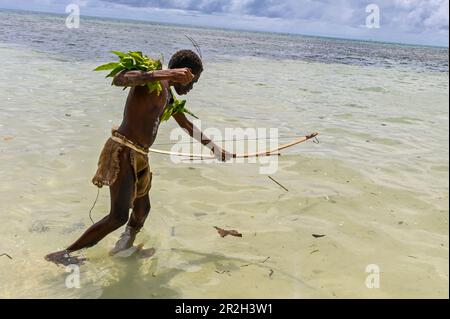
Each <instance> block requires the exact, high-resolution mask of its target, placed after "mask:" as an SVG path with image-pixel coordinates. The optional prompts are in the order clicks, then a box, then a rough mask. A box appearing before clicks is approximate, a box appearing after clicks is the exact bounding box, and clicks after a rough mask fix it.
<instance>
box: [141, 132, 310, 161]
mask: <svg viewBox="0 0 450 319" xmlns="http://www.w3.org/2000/svg"><path fill="white" fill-rule="evenodd" d="M317 135H319V133H312V134H309V135H306V136H302V137H299V138H297V139H295V140H293V141H291V142H289V143H286V144H283V145H280V146H278V147H276V148H273V149H270V150H265V151H262V152H257V153H244V154H236V156H235V158H250V157H263V156H279V155H281V153H280V151H282V150H284V149H286V148H289V147H292V146H294V145H297V144H300V143H303V142H306V141H308V140H310V139H312V138H315V137H316V136H317ZM149 152H151V153H155V154H162V155H170V156H180V157H189V158H191V159H200V160H202V159H203V160H204V159H216V157H215V156H214V155H204V154H191V153H179V152H170V151H163V150H158V149H154V148H151V149H149Z"/></svg>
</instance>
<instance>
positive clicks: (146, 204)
mask: <svg viewBox="0 0 450 319" xmlns="http://www.w3.org/2000/svg"><path fill="white" fill-rule="evenodd" d="M150 208H151V206H150V197H149V195H148V194H147V195H145V196H143V197H140V198H137V199H136V200H135V201H134V207H133V212H132V214H131V217H130V220H129V222H128V225H127V228H126V229H125V232H124V233H123V234H122V235H121V236H120V239H119V240H118V241H117V243H116V245H115V247H114V248H113V249H112V250H111V252H110V254H111V255H115V254H117V253H119V252H121V251H124V250H127V249H129V248H131V247H132V246H133V243H134V241H135V239H136V235H137V234H138V233H139V231H140V230H141V228H142V227H143V226H144V223H145V220H146V219H147V216H148V214H149V213H150Z"/></svg>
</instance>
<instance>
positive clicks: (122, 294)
mask: <svg viewBox="0 0 450 319" xmlns="http://www.w3.org/2000/svg"><path fill="white" fill-rule="evenodd" d="M171 251H172V253H177V252H178V253H189V254H195V255H201V256H202V257H201V258H199V259H198V260H195V261H192V262H189V265H194V266H195V265H198V266H201V265H204V264H208V263H213V264H215V265H216V267H223V265H222V264H221V263H220V261H224V260H226V261H230V260H236V261H238V260H239V259H235V258H230V257H226V256H223V255H220V254H205V253H201V252H196V251H191V250H182V249H171ZM142 261H143V260H142V259H139V258H137V257H134V256H131V257H129V258H127V259H124V260H123V262H125V263H126V267H125V271H124V275H123V277H122V278H120V279H119V280H118V281H117V282H116V283H114V284H111V285H109V286H107V287H104V288H103V293H102V295H101V296H100V298H105V299H115V298H136V299H139V298H141V299H142V298H145V299H147V298H167V299H170V298H174V299H176V298H181V295H180V293H179V292H178V291H176V290H174V289H171V288H168V287H167V286H168V284H169V282H170V281H171V280H172V279H173V278H174V277H175V276H177V275H178V274H180V273H184V272H186V271H185V270H183V269H179V268H170V269H167V270H165V271H163V272H158V273H157V275H155V276H153V274H152V272H151V271H150V272H149V274H148V275H147V276H142V274H140V269H139V268H140V267H141V266H142ZM151 262H152V265H151V266H150V267H151V268H154V269H156V268H157V267H156V266H157V264H158V258H155V257H154V258H152V259H151ZM244 262H245V261H244ZM236 268H238V267H236Z"/></svg>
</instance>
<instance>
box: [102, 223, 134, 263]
mask: <svg viewBox="0 0 450 319" xmlns="http://www.w3.org/2000/svg"><path fill="white" fill-rule="evenodd" d="M138 232H139V231H137V230H135V229H134V228H132V227H130V226H127V227H126V228H125V231H124V232H123V233H122V235H120V239H119V240H118V241H117V243H116V245H115V246H114V248H113V249H112V250H111V251H110V252H109V255H110V256H114V255H116V254H118V253H119V252H121V251H124V250H127V249H130V248H131V247H133V243H134V240H135V239H136V235H137V233H138Z"/></svg>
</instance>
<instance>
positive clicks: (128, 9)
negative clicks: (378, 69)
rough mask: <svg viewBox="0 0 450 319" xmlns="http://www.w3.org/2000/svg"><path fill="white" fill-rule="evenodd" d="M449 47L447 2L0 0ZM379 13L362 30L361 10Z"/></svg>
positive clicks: (1, 1)
mask: <svg viewBox="0 0 450 319" xmlns="http://www.w3.org/2000/svg"><path fill="white" fill-rule="evenodd" d="M69 3H76V4H78V5H79V6H80V9H81V14H82V15H83V14H84V15H91V16H102V17H114V18H127V19H138V20H150V21H156V22H169V23H181V24H192V25H201V26H214V27H225V28H236V29H244V30H255V31H273V32H288V33H298V34H307V35H319V36H331V37H342V38H353V39H363V40H376V41H388V42H401V43H413V44H427V45H440V46H448V41H449V40H448V36H449V33H448V24H449V23H448V20H449V18H448V10H449V0H367V1H364V0H317V1H313V0H71V1H70V0H0V8H9V9H28V10H36V11H46V12H55V13H64V12H65V7H66V5H67V4H69ZM372 3H373V4H376V5H377V6H378V7H379V9H380V28H367V27H366V18H367V16H368V15H369V13H366V7H367V5H369V4H372Z"/></svg>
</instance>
